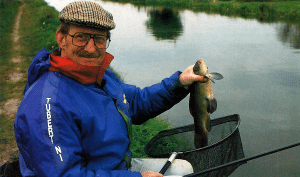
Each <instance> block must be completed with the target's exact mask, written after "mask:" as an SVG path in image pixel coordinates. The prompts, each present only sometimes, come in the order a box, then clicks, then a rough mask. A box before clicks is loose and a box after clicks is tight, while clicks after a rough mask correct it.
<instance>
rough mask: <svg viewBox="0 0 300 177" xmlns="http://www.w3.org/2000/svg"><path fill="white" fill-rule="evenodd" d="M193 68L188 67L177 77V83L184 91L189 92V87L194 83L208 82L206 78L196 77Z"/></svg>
mask: <svg viewBox="0 0 300 177" xmlns="http://www.w3.org/2000/svg"><path fill="white" fill-rule="evenodd" d="M193 67H194V65H192V66H189V67H188V68H187V69H186V70H185V71H183V73H181V74H180V76H179V81H180V83H181V84H182V85H183V87H184V88H185V89H186V90H189V88H190V85H191V84H192V83H194V82H207V81H208V78H205V77H203V76H199V75H196V74H195V73H194V71H193Z"/></svg>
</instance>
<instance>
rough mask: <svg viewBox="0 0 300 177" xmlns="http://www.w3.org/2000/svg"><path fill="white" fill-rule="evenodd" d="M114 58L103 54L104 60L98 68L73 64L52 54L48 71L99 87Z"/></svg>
mask: <svg viewBox="0 0 300 177" xmlns="http://www.w3.org/2000/svg"><path fill="white" fill-rule="evenodd" d="M113 59H114V57H113V56H112V55H111V54H109V53H105V58H104V60H103V62H102V63H101V65H99V66H86V65H81V64H79V63H77V62H74V61H72V60H70V59H67V58H63V57H61V56H57V55H55V54H54V52H53V53H52V54H50V63H51V66H50V68H49V70H50V71H57V72H60V73H62V74H63V75H65V76H68V77H70V78H72V79H75V80H77V81H78V82H80V83H82V84H92V83H96V82H97V83H98V84H99V85H101V82H102V78H103V76H104V72H105V70H106V69H107V67H108V66H109V64H110V63H111V61H112V60H113Z"/></svg>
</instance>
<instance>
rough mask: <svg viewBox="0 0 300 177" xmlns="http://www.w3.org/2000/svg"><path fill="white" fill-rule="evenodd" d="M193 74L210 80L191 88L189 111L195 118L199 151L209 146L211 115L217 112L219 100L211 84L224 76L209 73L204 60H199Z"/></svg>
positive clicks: (195, 141) (196, 142)
mask: <svg viewBox="0 0 300 177" xmlns="http://www.w3.org/2000/svg"><path fill="white" fill-rule="evenodd" d="M193 72H194V73H195V74H196V75H200V76H204V77H205V78H208V79H207V81H206V82H194V83H193V84H192V85H191V86H190V99H189V111H190V114H191V115H192V117H193V118H194V124H195V136H194V144H195V147H196V149H198V148H202V147H205V146H207V145H208V137H207V132H209V131H210V130H211V124H210V114H212V113H213V112H215V111H216V110H217V100H216V98H215V97H214V94H213V91H212V87H211V82H213V83H215V81H214V80H221V79H223V76H222V75H221V74H219V73H209V72H208V67H207V65H206V64H205V61H204V60H203V59H199V60H197V62H196V64H195V65H194V67H193Z"/></svg>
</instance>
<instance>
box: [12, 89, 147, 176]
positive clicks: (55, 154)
mask: <svg viewBox="0 0 300 177" xmlns="http://www.w3.org/2000/svg"><path fill="white" fill-rule="evenodd" d="M40 92H42V91H40V90H38V89H36V90H35V91H34V92H32V93H31V94H29V95H25V97H24V99H23V101H22V103H21V104H20V107H19V110H18V113H17V118H16V121H15V137H16V140H17V144H18V146H19V150H20V154H21V155H20V168H21V172H22V174H23V175H24V176H39V177H47V176H51V177H56V176H63V177H64V176H72V177H77V176H78V177H85V176H86V177H94V176H101V177H115V176H124V177H127V176H128V177H141V174H140V173H134V172H129V171H126V170H102V169H100V167H99V169H97V170H95V171H91V170H88V169H87V168H86V167H85V161H84V152H83V150H82V147H81V136H82V135H81V133H80V126H78V122H76V120H74V119H73V118H74V117H76V114H78V112H76V111H77V110H76V109H74V108H73V109H72V110H71V109H70V110H68V108H66V107H72V106H74V104H72V100H66V99H65V98H55V96H49V97H48V96H44V95H43V94H42V93H40ZM41 95H42V96H41ZM54 95H55V93H54ZM58 99H59V100H60V101H58ZM62 105H65V106H62ZM66 105H68V106H66ZM62 107H64V108H62Z"/></svg>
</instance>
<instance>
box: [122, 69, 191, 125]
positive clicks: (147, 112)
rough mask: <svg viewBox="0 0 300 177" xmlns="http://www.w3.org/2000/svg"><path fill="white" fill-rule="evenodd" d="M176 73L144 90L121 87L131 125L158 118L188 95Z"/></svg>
mask: <svg viewBox="0 0 300 177" xmlns="http://www.w3.org/2000/svg"><path fill="white" fill-rule="evenodd" d="M180 74H181V72H179V71H177V72H176V73H174V74H173V75H172V76H171V77H169V78H166V79H164V80H162V81H161V82H160V83H158V84H154V85H152V86H149V87H145V88H144V89H140V88H138V87H136V86H133V85H127V84H124V85H123V90H124V92H125V94H126V98H127V100H128V102H129V103H130V108H131V118H132V122H133V124H138V125H139V124H142V123H144V122H145V121H147V120H148V119H150V118H153V117H155V116H158V115H159V114H161V113H163V112H164V111H166V110H168V109H170V108H172V107H173V106H174V105H175V104H177V103H178V102H180V101H181V100H182V99H183V98H185V97H186V96H187V95H188V93H189V92H188V91H187V90H186V89H185V88H184V87H183V86H182V85H181V83H180V81H179V75H180Z"/></svg>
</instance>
